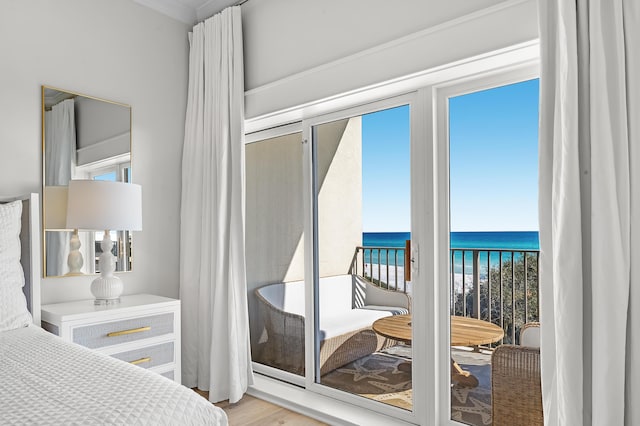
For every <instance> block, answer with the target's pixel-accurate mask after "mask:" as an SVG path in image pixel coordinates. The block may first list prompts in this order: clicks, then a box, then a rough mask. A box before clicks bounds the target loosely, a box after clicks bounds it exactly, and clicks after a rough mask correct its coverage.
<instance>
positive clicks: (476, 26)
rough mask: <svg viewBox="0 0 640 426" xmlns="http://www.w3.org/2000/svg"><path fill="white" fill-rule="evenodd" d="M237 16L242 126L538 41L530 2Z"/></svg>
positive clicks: (289, 7)
mask: <svg viewBox="0 0 640 426" xmlns="http://www.w3.org/2000/svg"><path fill="white" fill-rule="evenodd" d="M242 12H243V29H244V49H245V88H246V89H247V96H246V115H247V117H249V118H253V117H258V116H262V115H264V114H267V113H270V112H274V111H280V110H283V109H286V108H289V107H293V106H298V105H302V104H306V103H309V102H314V101H317V100H320V99H323V98H327V97H330V96H334V95H337V94H341V93H345V92H349V91H353V90H356V89H359V88H363V87H365V86H369V85H374V84H378V83H381V82H384V81H388V80H391V79H394V78H398V77H402V76H406V75H409V74H412V73H416V72H421V71H424V70H429V69H434V68H436V67H438V66H442V65H444V64H448V63H452V62H454V61H458V60H462V59H465V58H469V57H472V56H476V55H481V54H485V53H487V52H492V51H495V50H498V49H502V48H505V47H509V46H513V45H516V44H519V43H523V42H528V41H531V40H535V39H536V38H537V37H538V24H537V8H536V0H509V1H502V0H474V1H468V0H446V1H444V0H405V1H403V2H400V3H398V2H389V1H385V0H349V1H344V0H323V1H317V0H269V1H268V2H266V1H258V0H252V1H249V2H247V3H245V4H243V6H242Z"/></svg>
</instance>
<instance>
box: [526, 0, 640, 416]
mask: <svg viewBox="0 0 640 426" xmlns="http://www.w3.org/2000/svg"><path fill="white" fill-rule="evenodd" d="M539 12H540V13H539V17H540V38H541V86H540V87H541V89H540V92H541V93H540V97H541V108H540V245H541V261H540V267H541V270H540V284H541V301H540V309H541V312H540V315H541V318H540V319H541V323H542V327H541V340H542V341H541V364H542V365H541V367H542V388H543V405H544V416H545V424H547V425H623V424H625V425H637V424H640V404H639V403H638V401H640V318H639V316H640V135H639V130H640V129H639V128H638V124H639V123H640V115H639V114H640V109H639V107H640V105H639V102H640V87H639V85H638V82H637V79H638V76H640V63H639V61H640V33H639V29H640V2H637V0H540V1H539Z"/></svg>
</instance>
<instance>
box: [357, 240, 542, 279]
mask: <svg viewBox="0 0 640 426" xmlns="http://www.w3.org/2000/svg"><path fill="white" fill-rule="evenodd" d="M450 238H451V248H452V249H461V248H465V249H504V250H539V247H540V245H539V238H538V232H537V231H529V232H452V233H451V237H450ZM409 239H411V233H409V232H363V233H362V245H363V247H399V248H402V247H404V245H405V241H406V240H409ZM466 256H471V252H468V253H467V255H466ZM497 256H498V255H497V253H493V254H492V255H491V263H492V264H494V263H495V262H497ZM381 257H382V264H386V253H385V252H383V253H382V255H381ZM377 258H378V255H377V253H376V252H374V253H373V262H374V263H377V262H378V259H377ZM394 258H395V253H394V251H390V254H389V264H390V265H393V264H394V263H395V261H394ZM369 261H370V260H369V254H368V253H367V252H365V262H369ZM480 261H481V262H484V263H485V264H486V254H484V255H483V254H481V255H480ZM465 263H466V265H469V266H468V267H470V266H471V262H470V257H466V258H465ZM461 265H462V254H461V253H460V252H457V253H455V254H454V268H455V270H456V271H459V270H460V269H461V268H462V266H461ZM398 266H404V257H403V256H402V252H399V254H398ZM468 267H466V268H465V269H468Z"/></svg>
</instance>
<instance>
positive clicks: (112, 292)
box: [91, 230, 124, 305]
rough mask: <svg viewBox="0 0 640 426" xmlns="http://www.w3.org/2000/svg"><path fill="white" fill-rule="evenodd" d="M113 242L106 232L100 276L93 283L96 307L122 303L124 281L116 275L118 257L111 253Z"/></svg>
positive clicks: (103, 239)
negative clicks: (114, 273)
mask: <svg viewBox="0 0 640 426" xmlns="http://www.w3.org/2000/svg"><path fill="white" fill-rule="evenodd" d="M112 246H113V242H112V241H111V236H110V234H109V231H108V230H106V231H104V237H102V242H101V243H100V247H101V248H102V254H101V255H100V260H99V263H98V265H99V266H100V276H99V277H98V278H96V279H95V280H93V282H92V283H91V293H92V294H93V296H94V297H95V298H96V300H95V301H94V303H95V304H96V305H113V304H116V303H120V295H121V294H122V290H123V288H124V287H123V285H122V280H121V279H120V278H118V277H116V276H115V275H113V271H115V269H116V257H115V256H114V255H113V253H111V248H112Z"/></svg>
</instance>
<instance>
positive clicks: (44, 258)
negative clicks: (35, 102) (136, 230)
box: [41, 85, 134, 278]
mask: <svg viewBox="0 0 640 426" xmlns="http://www.w3.org/2000/svg"><path fill="white" fill-rule="evenodd" d="M47 90H55V91H58V92H63V93H66V94H68V95H70V96H69V98H76V97H82V98H87V99H91V100H94V101H100V102H105V103H108V104H111V105H117V106H121V107H124V108H127V109H128V110H129V162H128V163H129V166H128V168H129V171H130V173H131V176H133V139H132V134H131V130H132V124H133V119H132V118H133V109H132V108H131V105H128V104H125V103H122V102H117V101H112V100H109V99H104V98H99V97H97V96H91V95H86V94H83V93H79V92H75V91H71V90H66V89H60V88H58V87H54V86H49V85H42V87H41V113H42V119H41V131H42V187H41V190H42V193H41V194H42V202H41V214H42V216H41V217H42V227H41V237H42V243H41V250H42V277H43V278H62V277H65V278H66V277H68V276H95V275H98V274H99V273H100V272H99V271H98V272H95V271H94V272H87V273H83V274H81V275H47V232H52V231H47V230H46V223H45V218H46V207H45V206H46V199H45V197H46V194H45V186H46V176H47V174H46V172H47V165H46V121H45V116H46V114H45V112H46V111H47V110H48V108H47V107H46V105H45V101H46V97H45V93H46V91H47ZM116 164H117V163H116ZM105 167H108V164H107V165H105ZM67 232H71V231H67ZM80 232H83V233H88V232H92V231H80ZM118 232H121V231H118ZM124 232H126V234H125V235H126V236H127V237H128V238H129V239H130V241H131V244H130V246H129V253H130V256H131V267H130V268H129V269H127V270H125V271H115V272H116V273H124V272H131V271H133V264H134V261H133V257H132V256H133V255H132V252H133V236H132V235H131V233H130V232H127V231H124ZM119 242H120V239H118V240H116V241H115V243H116V244H119ZM84 265H85V266H84V267H85V268H86V267H87V259H84ZM93 269H94V268H92V270H93Z"/></svg>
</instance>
